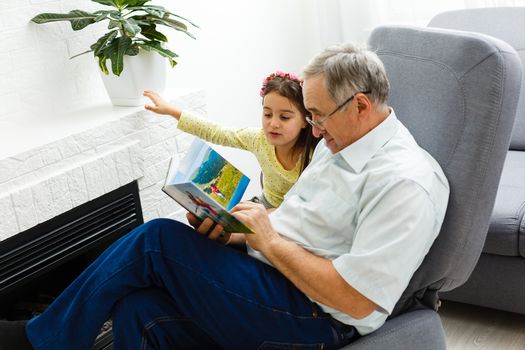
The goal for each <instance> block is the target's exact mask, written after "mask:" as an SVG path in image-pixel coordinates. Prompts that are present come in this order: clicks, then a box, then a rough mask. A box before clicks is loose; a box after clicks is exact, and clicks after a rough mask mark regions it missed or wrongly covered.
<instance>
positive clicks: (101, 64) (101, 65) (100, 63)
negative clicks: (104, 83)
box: [97, 55, 109, 75]
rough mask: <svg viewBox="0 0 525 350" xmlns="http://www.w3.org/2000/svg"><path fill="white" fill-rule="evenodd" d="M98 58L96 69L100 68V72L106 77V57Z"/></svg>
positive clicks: (107, 71) (107, 72)
mask: <svg viewBox="0 0 525 350" xmlns="http://www.w3.org/2000/svg"><path fill="white" fill-rule="evenodd" d="M97 57H98V67H99V68H100V70H101V71H102V72H103V73H104V74H106V75H108V74H109V70H108V66H107V65H106V61H107V59H108V58H107V57H106V56H104V55H100V56H97Z"/></svg>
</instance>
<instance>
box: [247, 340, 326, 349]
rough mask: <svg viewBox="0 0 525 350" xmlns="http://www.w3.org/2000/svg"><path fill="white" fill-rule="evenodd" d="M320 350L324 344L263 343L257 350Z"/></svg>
mask: <svg viewBox="0 0 525 350" xmlns="http://www.w3.org/2000/svg"><path fill="white" fill-rule="evenodd" d="M284 349H286V350H314V349H317V350H322V349H324V343H315V344H300V343H283V342H274V341H265V342H263V343H262V344H261V345H260V346H259V347H258V348H257V350H284Z"/></svg>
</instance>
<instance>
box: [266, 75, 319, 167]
mask: <svg viewBox="0 0 525 350" xmlns="http://www.w3.org/2000/svg"><path fill="white" fill-rule="evenodd" d="M270 92H277V93H278V94H279V95H281V96H283V97H286V98H287V99H289V100H290V101H291V102H292V103H293V104H294V105H295V107H297V109H298V110H299V111H300V112H301V114H302V115H303V118H305V117H306V116H308V115H309V114H310V113H309V112H308V111H307V110H306V108H305V107H304V104H303V87H302V82H301V81H300V80H299V79H297V77H296V76H295V75H293V74H288V73H278V74H272V75H270V76H269V78H267V79H266V80H265V81H264V83H263V87H262V89H261V96H263V98H264V96H266V95H267V94H269V93H270ZM318 142H319V139H318V138H316V137H314V136H313V134H312V126H311V125H310V124H308V123H306V127H304V128H303V129H301V132H300V133H299V138H298V139H297V142H296V143H295V145H294V151H297V150H301V149H302V150H303V153H302V166H301V171H300V173H302V172H303V170H304V169H305V168H306V167H307V166H308V164H309V163H310V157H311V155H312V152H313V150H314V149H315V146H316V145H317V143H318Z"/></svg>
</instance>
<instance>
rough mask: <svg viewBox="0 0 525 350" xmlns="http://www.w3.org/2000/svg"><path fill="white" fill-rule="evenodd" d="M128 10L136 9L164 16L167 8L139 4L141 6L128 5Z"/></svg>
mask: <svg viewBox="0 0 525 350" xmlns="http://www.w3.org/2000/svg"><path fill="white" fill-rule="evenodd" d="M126 10H129V11H131V12H134V11H144V12H146V13H147V14H149V15H152V16H154V17H157V18H162V17H164V14H165V13H166V9H165V8H164V7H161V6H139V7H128V8H126Z"/></svg>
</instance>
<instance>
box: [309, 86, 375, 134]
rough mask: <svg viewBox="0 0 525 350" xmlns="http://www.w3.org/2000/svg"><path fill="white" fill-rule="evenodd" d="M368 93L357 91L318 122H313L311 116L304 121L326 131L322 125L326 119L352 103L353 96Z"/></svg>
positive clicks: (366, 92)
mask: <svg viewBox="0 0 525 350" xmlns="http://www.w3.org/2000/svg"><path fill="white" fill-rule="evenodd" d="M369 93H371V91H358V92H356V93H355V94H353V95H352V96H350V98H349V99H347V100H346V101H345V102H343V103H341V104H340V105H339V106H337V107H336V108H335V109H334V110H333V111H332V112H331V113H329V114H327V115H325V116H324V117H321V118H319V120H317V121H315V120H313V118H312V117H311V116H307V117H306V121H307V122H308V124H310V125H311V126H315V127H316V128H317V129H319V130H326V129H325V128H324V123H325V122H326V121H327V120H328V118H330V117H331V116H333V115H334V114H336V113H337V112H339V110H340V109H341V108H343V106H345V105H346V104H347V103H349V102H350V101H352V99H353V98H354V97H355V95H357V94H365V95H366V94H369Z"/></svg>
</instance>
